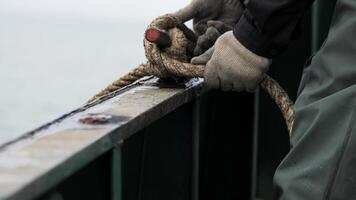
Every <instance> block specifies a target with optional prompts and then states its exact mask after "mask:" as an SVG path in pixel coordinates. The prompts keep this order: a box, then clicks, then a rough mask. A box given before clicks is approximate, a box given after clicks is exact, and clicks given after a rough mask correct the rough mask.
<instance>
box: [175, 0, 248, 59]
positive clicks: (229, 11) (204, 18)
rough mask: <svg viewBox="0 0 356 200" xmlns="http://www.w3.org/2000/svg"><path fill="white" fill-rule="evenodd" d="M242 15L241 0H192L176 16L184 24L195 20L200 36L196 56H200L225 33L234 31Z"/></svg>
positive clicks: (195, 28)
mask: <svg viewBox="0 0 356 200" xmlns="http://www.w3.org/2000/svg"><path fill="white" fill-rule="evenodd" d="M242 13H243V5H242V4H241V2H240V0H192V2H191V3H190V4H189V5H188V6H186V7H185V8H183V9H181V10H179V11H178V12H176V13H174V15H175V16H177V17H178V18H179V19H180V20H181V21H182V22H186V21H188V20H190V19H193V28H194V31H195V33H196V34H197V36H198V40H197V45H196V47H195V49H194V55H196V56H198V55H201V54H202V53H204V52H205V51H206V50H208V49H209V48H210V47H212V46H213V45H214V43H215V41H216V40H217V38H218V37H220V36H221V35H222V34H223V33H225V32H227V31H229V30H232V29H233V27H234V26H235V25H236V23H237V22H238V20H239V19H240V17H241V15H242Z"/></svg>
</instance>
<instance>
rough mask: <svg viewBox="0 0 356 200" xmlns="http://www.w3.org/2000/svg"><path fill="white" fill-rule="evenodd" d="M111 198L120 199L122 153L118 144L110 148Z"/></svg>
mask: <svg viewBox="0 0 356 200" xmlns="http://www.w3.org/2000/svg"><path fill="white" fill-rule="evenodd" d="M111 173H112V176H111V178H112V180H111V181H112V182H111V187H112V189H111V190H112V200H122V174H121V173H122V155H121V145H120V144H119V145H118V146H116V147H115V148H114V149H113V150H112V169H111Z"/></svg>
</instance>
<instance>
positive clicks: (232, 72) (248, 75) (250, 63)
mask: <svg viewBox="0 0 356 200" xmlns="http://www.w3.org/2000/svg"><path fill="white" fill-rule="evenodd" d="M192 63H193V64H203V65H204V64H206V69H205V72H204V78H205V84H206V86H207V87H208V88H209V89H218V88H221V89H222V90H224V91H239V92H240V91H248V92H253V91H255V90H256V88H257V86H258V84H259V83H260V82H261V81H262V79H263V77H264V74H265V73H266V72H267V71H268V68H269V66H270V64H271V60H270V59H268V58H264V57H261V56H258V55H256V54H255V53H253V52H251V51H250V50H248V49H247V48H245V47H244V46H243V45H242V44H241V43H240V42H239V41H238V40H237V39H236V38H235V36H234V35H233V33H232V31H229V32H226V33H225V34H223V35H222V36H221V37H219V39H218V40H217V41H216V43H215V46H214V47H212V48H211V49H209V50H208V51H207V52H205V53H204V54H202V55H201V56H199V57H196V58H194V59H192Z"/></svg>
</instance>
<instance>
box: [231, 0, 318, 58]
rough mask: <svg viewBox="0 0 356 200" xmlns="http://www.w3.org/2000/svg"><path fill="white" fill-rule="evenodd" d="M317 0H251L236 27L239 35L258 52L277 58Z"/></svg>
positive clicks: (248, 46) (235, 30)
mask: <svg viewBox="0 0 356 200" xmlns="http://www.w3.org/2000/svg"><path fill="white" fill-rule="evenodd" d="M313 1H314V0H249V1H248V2H247V3H246V5H245V6H246V9H245V11H244V14H243V15H242V17H241V18H240V20H239V22H238V23H237V25H236V26H235V28H234V35H235V37H236V38H237V39H238V40H239V41H240V42H241V43H242V44H243V45H244V46H245V47H246V48H247V49H249V50H251V51H252V52H254V53H256V54H257V55H260V56H264V57H268V58H273V57H275V56H277V55H278V54H280V53H281V52H283V51H284V50H285V49H286V47H287V46H288V44H289V42H290V41H291V39H292V38H293V36H295V35H296V34H298V33H297V32H298V31H299V30H300V27H299V25H300V24H301V23H300V22H301V19H302V17H303V15H304V14H305V13H306V11H307V10H308V8H309V7H310V6H311V4H312V3H313Z"/></svg>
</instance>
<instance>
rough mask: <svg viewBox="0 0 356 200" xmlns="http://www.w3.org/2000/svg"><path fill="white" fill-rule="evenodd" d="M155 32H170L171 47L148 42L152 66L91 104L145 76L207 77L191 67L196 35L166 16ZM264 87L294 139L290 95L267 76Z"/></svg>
mask: <svg viewBox="0 0 356 200" xmlns="http://www.w3.org/2000/svg"><path fill="white" fill-rule="evenodd" d="M152 29H156V30H163V31H166V33H167V35H168V36H169V38H170V39H171V40H170V41H169V43H170V44H169V45H167V47H166V48H162V47H160V46H159V45H158V44H156V43H153V42H150V41H148V40H147V39H144V48H145V54H146V58H147V60H148V62H147V63H145V64H141V65H139V66H138V67H136V68H135V69H133V70H132V71H131V72H129V73H128V74H126V75H124V76H123V77H121V78H120V79H118V80H117V81H115V82H113V83H112V84H111V85H109V86H108V87H106V88H105V89H104V90H102V91H101V92H100V93H98V94H97V95H95V96H94V97H93V98H92V99H91V100H90V101H89V103H90V102H93V101H95V100H97V99H100V98H103V97H105V96H107V95H109V94H110V93H112V92H114V91H116V90H118V89H120V88H122V87H125V86H127V85H129V84H132V83H133V82H135V81H137V80H138V79H140V78H142V77H144V76H149V75H154V76H157V77H159V78H177V77H184V78H194V77H203V75H204V67H205V66H204V65H193V64H191V63H189V61H190V59H191V58H192V56H193V52H192V50H193V49H194V47H195V44H196V36H195V34H194V32H193V31H191V30H190V29H189V28H188V27H186V26H185V25H184V24H183V23H182V22H180V20H178V19H177V18H176V17H174V16H172V15H164V16H161V17H158V18H156V19H155V20H153V22H152V23H151V24H150V25H149V26H148V29H147V30H152ZM260 86H261V87H262V88H263V89H264V90H265V91H266V92H267V93H268V94H269V95H270V96H271V98H272V99H274V101H275V102H276V104H277V106H278V107H279V109H280V110H281V112H282V114H283V117H284V119H285V121H286V124H287V127H288V130H289V133H290V135H291V132H292V127H293V123H294V110H293V102H292V101H291V100H290V98H289V96H288V94H287V93H286V92H285V91H284V90H283V89H282V87H281V86H280V85H279V84H278V83H277V82H276V81H275V80H274V79H272V78H271V77H270V76H268V75H265V77H264V79H263V81H262V82H261V83H260Z"/></svg>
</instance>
